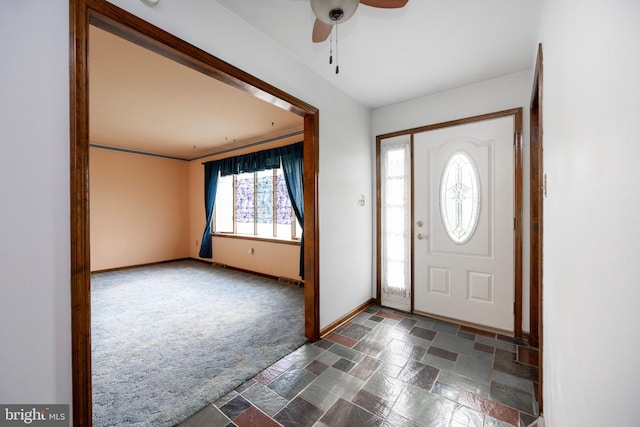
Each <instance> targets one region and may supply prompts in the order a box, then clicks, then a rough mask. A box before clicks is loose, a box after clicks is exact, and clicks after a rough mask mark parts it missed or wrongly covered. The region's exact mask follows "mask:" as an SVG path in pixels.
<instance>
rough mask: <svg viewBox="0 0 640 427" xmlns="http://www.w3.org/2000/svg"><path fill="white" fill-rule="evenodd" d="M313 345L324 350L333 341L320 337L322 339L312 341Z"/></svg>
mask: <svg viewBox="0 0 640 427" xmlns="http://www.w3.org/2000/svg"><path fill="white" fill-rule="evenodd" d="M313 345H315V346H317V347H320V348H323V349H325V350H328V349H329V347H331V346H332V345H333V343H332V342H331V341H329V340H325V339H322V340H319V341H316V342H314V343H313Z"/></svg>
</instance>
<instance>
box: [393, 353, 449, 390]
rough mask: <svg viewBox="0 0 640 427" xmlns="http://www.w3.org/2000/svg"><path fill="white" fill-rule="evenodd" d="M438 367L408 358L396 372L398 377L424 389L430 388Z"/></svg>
mask: <svg viewBox="0 0 640 427" xmlns="http://www.w3.org/2000/svg"><path fill="white" fill-rule="evenodd" d="M438 372H440V370H439V369H436V368H434V367H433V366H429V365H425V364H424V363H420V362H417V361H415V360H409V362H407V364H406V366H405V367H404V368H403V369H402V371H400V374H398V379H399V380H401V381H404V382H406V383H408V384H411V385H414V386H416V387H419V388H421V389H424V390H430V389H431V386H432V385H433V383H434V382H435V380H436V377H437V376H438Z"/></svg>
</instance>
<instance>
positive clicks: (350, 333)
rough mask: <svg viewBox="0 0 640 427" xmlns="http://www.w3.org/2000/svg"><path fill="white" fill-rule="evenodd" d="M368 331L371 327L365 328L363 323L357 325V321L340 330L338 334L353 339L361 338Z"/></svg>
mask: <svg viewBox="0 0 640 427" xmlns="http://www.w3.org/2000/svg"><path fill="white" fill-rule="evenodd" d="M369 332H371V328H367V327H366V326H363V325H358V324H357V323H352V324H351V325H349V326H348V327H346V328H345V329H344V330H343V331H342V332H340V335H344V336H345V337H349V338H353V339H355V340H361V339H362V338H364V336H365V335H367V334H368V333H369Z"/></svg>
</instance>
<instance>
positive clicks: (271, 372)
mask: <svg viewBox="0 0 640 427" xmlns="http://www.w3.org/2000/svg"><path fill="white" fill-rule="evenodd" d="M292 366H293V362H291V361H289V360H287V359H280V360H278V361H277V362H276V363H274V364H273V365H271V366H269V367H268V368H267V369H265V370H264V371H262V372H260V373H258V374H257V375H256V376H255V377H253V379H254V380H256V381H258V382H259V383H261V384H265V385H266V384H269V383H270V382H271V381H273V380H274V379H276V378H278V377H279V376H280V375H282V373H283V372H286V371H287V369H289V368H291V367H292Z"/></svg>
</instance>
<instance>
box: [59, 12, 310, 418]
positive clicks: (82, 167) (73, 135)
mask: <svg viewBox="0 0 640 427" xmlns="http://www.w3.org/2000/svg"><path fill="white" fill-rule="evenodd" d="M90 25H95V26H97V27H100V28H102V29H103V30H106V31H109V32H111V33H113V34H116V35H118V36H120V37H122V38H124V39H126V40H129V41H131V42H133V43H136V44H138V45H140V46H142V47H145V48H147V49H150V50H152V51H154V52H156V53H158V54H160V55H163V56H165V57H167V58H169V59H172V60H174V61H176V62H178V63H181V64H183V65H185V66H187V67H190V68H192V69H194V70H196V71H199V72H201V73H204V74H206V75H208V76H210V77H212V78H215V79H217V80H220V81H222V82H225V83H227V84H229V85H231V86H233V87H236V88H238V89H241V90H243V91H245V92H247V93H251V94H252V95H254V96H256V97H258V98H260V99H262V100H264V101H266V102H269V103H271V104H273V105H275V106H278V107H280V108H283V109H286V110H288V111H291V112H293V113H295V114H297V115H299V116H302V117H304V143H303V144H304V181H303V186H304V211H305V218H304V230H305V231H304V261H305V271H304V273H305V287H304V300H305V336H306V337H307V338H308V339H309V340H311V341H315V340H318V339H319V338H320V303H319V301H320V298H319V289H320V282H319V259H318V257H319V234H318V158H319V156H318V152H319V150H318V146H319V139H318V128H319V111H318V109H317V108H315V107H313V106H311V105H309V104H307V103H305V102H303V101H301V100H299V99H297V98H295V97H293V96H291V95H289V94H287V93H286V92H283V91H282V90H280V89H278V88H276V87H274V86H272V85H270V84H268V83H266V82H264V81H262V80H260V79H258V78H256V77H253V76H252V75H250V74H248V73H246V72H244V71H242V70H240V69H238V68H236V67H234V66H233V65H231V64H228V63H226V62H224V61H222V60H220V59H218V58H216V57H214V56H212V55H210V54H208V53H207V52H205V51H203V50H201V49H199V48H197V47H195V46H193V45H191V44H189V43H187V42H185V41H183V40H181V39H179V38H177V37H176V36H174V35H172V34H170V33H168V32H166V31H164V30H162V29H160V28H158V27H156V26H154V25H152V24H150V23H148V22H146V21H144V20H142V19H141V18H139V17H137V16H135V15H133V14H131V13H128V12H126V11H125V10H123V9H120V8H118V7H117V6H115V5H113V4H111V3H108V2H107V1H105V0H70V1H69V37H70V40H69V42H70V46H69V66H70V73H69V77H70V82H69V83H70V84H69V86H70V94H69V96H70V191H71V194H70V199H71V215H70V221H71V236H70V237H71V265H70V268H71V305H72V306H71V336H72V344H71V345H72V360H71V363H72V387H73V421H74V425H77V426H91V425H92V423H93V419H92V418H93V415H92V410H93V408H92V386H91V305H90V298H91V295H90V286H91V275H90V272H91V266H90V261H91V260H90V236H89V72H88V49H89V26H90Z"/></svg>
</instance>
